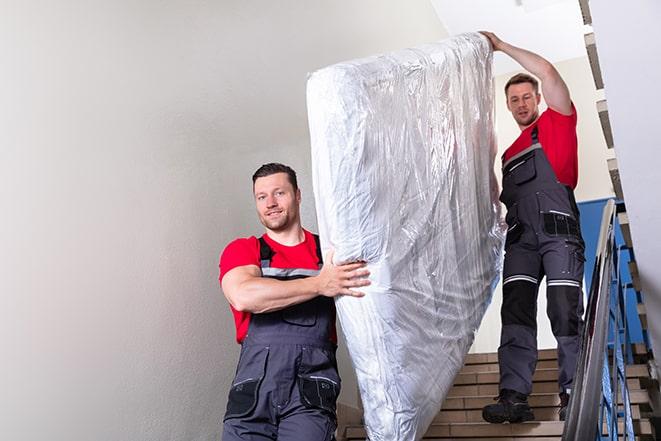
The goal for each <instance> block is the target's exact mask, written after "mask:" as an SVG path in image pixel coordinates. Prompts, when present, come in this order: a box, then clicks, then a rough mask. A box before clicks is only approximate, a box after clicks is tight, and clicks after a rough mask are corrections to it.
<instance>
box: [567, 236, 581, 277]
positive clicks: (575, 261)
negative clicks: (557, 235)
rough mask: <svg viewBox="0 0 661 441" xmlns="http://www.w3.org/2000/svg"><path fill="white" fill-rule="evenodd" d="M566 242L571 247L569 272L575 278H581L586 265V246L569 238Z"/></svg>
mask: <svg viewBox="0 0 661 441" xmlns="http://www.w3.org/2000/svg"><path fill="white" fill-rule="evenodd" d="M566 243H567V245H568V246H569V247H570V248H571V251H570V252H569V274H570V275H571V277H573V278H574V279H575V280H581V279H582V278H583V272H584V265H585V247H584V245H582V244H581V243H579V242H575V241H573V240H567V241H566Z"/></svg>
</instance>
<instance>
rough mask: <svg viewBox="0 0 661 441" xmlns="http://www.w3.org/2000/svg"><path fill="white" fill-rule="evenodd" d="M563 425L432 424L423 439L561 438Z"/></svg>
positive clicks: (356, 434)
mask: <svg viewBox="0 0 661 441" xmlns="http://www.w3.org/2000/svg"><path fill="white" fill-rule="evenodd" d="M564 424H565V423H564V422H563V421H527V422H525V423H519V424H509V423H505V424H491V423H487V422H472V423H432V424H431V425H430V426H429V429H428V430H427V432H426V433H425V436H424V437H425V438H429V437H456V438H470V437H473V438H475V437H478V438H479V437H498V436H512V437H521V436H528V437H534V436H561V435H562V430H563V428H564ZM634 431H635V432H636V434H638V435H649V434H651V433H652V425H651V423H650V422H649V421H648V420H639V421H634ZM346 437H347V438H349V439H352V438H365V437H366V431H365V428H364V426H362V425H360V426H359V425H354V426H347V428H346Z"/></svg>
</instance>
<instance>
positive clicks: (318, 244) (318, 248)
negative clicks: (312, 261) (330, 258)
mask: <svg viewBox="0 0 661 441" xmlns="http://www.w3.org/2000/svg"><path fill="white" fill-rule="evenodd" d="M312 237H314V245H315V250H316V251H317V262H318V264H319V268H321V267H322V266H323V265H324V257H323V256H322V254H321V241H320V240H319V235H318V234H313V235H312Z"/></svg>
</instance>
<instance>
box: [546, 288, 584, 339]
mask: <svg viewBox="0 0 661 441" xmlns="http://www.w3.org/2000/svg"><path fill="white" fill-rule="evenodd" d="M581 296H582V292H581V289H580V288H578V287H574V286H549V287H547V298H548V309H547V312H548V316H549V319H550V320H551V328H552V330H553V335H555V336H556V337H562V336H571V335H577V334H578V328H579V321H580V317H579V302H580V301H581V300H582V299H581Z"/></svg>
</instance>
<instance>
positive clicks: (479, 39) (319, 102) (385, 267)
mask: <svg viewBox="0 0 661 441" xmlns="http://www.w3.org/2000/svg"><path fill="white" fill-rule="evenodd" d="M491 66H492V52H491V47H490V45H489V43H488V41H487V40H486V39H485V38H484V37H483V36H482V35H480V34H477V33H470V34H463V35H459V36H456V37H453V38H450V39H448V40H445V41H442V42H439V43H434V44H427V45H423V46H420V47H417V48H413V49H406V50H401V51H398V52H393V53H390V54H386V55H381V56H377V57H371V58H366V59H362V60H355V61H350V62H345V63H340V64H336V65H333V66H330V67H327V68H324V69H321V70H319V71H317V72H314V73H313V74H312V75H311V76H310V78H309V80H308V85H307V102H308V117H309V124H310V135H311V142H312V168H313V183H314V193H315V199H316V201H315V202H316V206H317V217H318V222H319V232H320V235H321V239H322V248H323V249H324V252H325V251H327V250H328V249H329V248H333V249H334V250H335V256H334V260H335V262H336V263H338V262H346V261H353V260H365V261H367V262H368V268H369V270H370V271H371V275H370V280H371V282H372V284H371V285H370V286H369V287H367V288H366V289H364V291H365V292H366V296H365V297H363V298H353V297H346V296H345V297H342V298H339V299H337V301H336V305H337V309H338V317H339V320H340V323H341V326H342V330H343V332H344V334H345V336H346V340H347V345H348V349H349V353H350V355H351V358H352V361H353V364H354V367H355V370H356V375H357V378H358V383H359V388H360V394H361V398H362V402H363V407H364V411H365V423H366V428H367V432H368V436H369V439H370V440H371V441H394V440H417V439H420V438H422V436H423V435H424V433H425V431H426V430H427V428H428V427H429V425H430V424H431V422H432V420H433V418H434V416H435V415H436V414H437V413H438V411H439V410H440V408H441V404H442V402H443V400H444V398H445V396H446V395H447V393H448V391H449V389H450V387H451V386H452V383H453V381H454V377H455V375H456V374H457V373H458V371H459V370H460V368H461V366H462V365H463V360H464V357H465V355H466V353H467V352H468V350H469V348H470V346H471V344H472V342H473V337H474V332H475V330H476V329H477V328H478V326H479V324H480V322H481V320H482V317H483V315H484V312H485V309H486V307H487V305H488V304H489V302H490V299H491V295H492V292H493V288H494V287H495V284H496V282H497V279H498V275H499V268H500V264H501V255H502V243H503V232H502V229H501V223H500V219H499V207H500V205H499V203H498V200H497V197H498V188H497V187H498V184H497V182H496V179H495V175H494V172H493V164H494V158H495V154H496V142H495V133H494V116H493V80H492V73H491Z"/></svg>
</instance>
